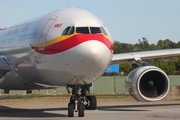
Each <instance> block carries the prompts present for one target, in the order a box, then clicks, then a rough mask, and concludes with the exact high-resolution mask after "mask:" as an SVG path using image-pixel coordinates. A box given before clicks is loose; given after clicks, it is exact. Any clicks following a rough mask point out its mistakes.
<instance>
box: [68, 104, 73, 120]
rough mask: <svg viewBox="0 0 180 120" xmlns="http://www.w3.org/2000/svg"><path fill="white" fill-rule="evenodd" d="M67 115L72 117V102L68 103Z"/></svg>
mask: <svg viewBox="0 0 180 120" xmlns="http://www.w3.org/2000/svg"><path fill="white" fill-rule="evenodd" d="M68 117H74V103H69V104H68Z"/></svg>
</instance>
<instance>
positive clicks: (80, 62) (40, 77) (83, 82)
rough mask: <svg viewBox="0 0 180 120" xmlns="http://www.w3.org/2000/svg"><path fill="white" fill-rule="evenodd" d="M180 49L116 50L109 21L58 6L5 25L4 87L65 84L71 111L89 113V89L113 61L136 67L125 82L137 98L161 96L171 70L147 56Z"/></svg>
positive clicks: (93, 104) (1, 48)
mask: <svg viewBox="0 0 180 120" xmlns="http://www.w3.org/2000/svg"><path fill="white" fill-rule="evenodd" d="M178 55H180V49H167V50H154V51H142V52H131V53H123V54H113V41H112V38H111V35H110V32H109V30H108V28H107V27H106V25H105V24H104V23H103V22H102V21H101V20H100V18H98V17H97V16H96V15H94V14H92V13H91V12H88V11H86V10H83V9H78V8H66V9H58V10H55V11H53V12H50V13H48V14H45V15H42V16H40V17H37V18H33V19H30V20H27V21H25V22H21V23H19V24H16V25H14V26H11V27H8V28H1V29H0V89H4V93H9V91H10V90H27V91H28V92H32V90H35V89H53V88H58V87H59V86H65V87H66V89H67V91H68V93H71V97H70V101H69V103H68V117H74V112H78V116H79V117H84V111H85V109H89V110H95V109H96V108H97V101H96V97H95V96H93V95H92V96H91V95H88V94H87V92H88V90H89V88H90V87H91V84H92V82H93V81H95V80H96V79H97V78H99V77H100V76H101V75H103V74H104V72H105V70H106V69H107V68H108V67H109V66H110V65H112V64H117V63H118V64H120V63H124V62H127V63H129V64H130V65H131V67H132V71H131V72H130V73H129V75H128V76H127V79H126V88H127V89H128V91H129V93H130V95H132V97H133V98H135V99H136V100H137V101H149V102H151V101H159V100H161V99H163V98H164V97H165V96H166V95H167V94H168V91H169V87H170V82H169V78H168V76H167V74H166V73H165V72H164V71H163V70H161V69H160V68H158V67H156V66H151V65H149V64H148V63H147V62H146V61H145V60H147V59H154V58H162V59H164V60H172V59H173V58H175V57H176V56H178Z"/></svg>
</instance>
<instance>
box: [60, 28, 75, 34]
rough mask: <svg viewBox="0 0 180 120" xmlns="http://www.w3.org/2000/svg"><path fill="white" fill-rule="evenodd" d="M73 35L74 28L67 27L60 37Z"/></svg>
mask: <svg viewBox="0 0 180 120" xmlns="http://www.w3.org/2000/svg"><path fill="white" fill-rule="evenodd" d="M73 33H74V26H69V27H67V28H66V29H65V30H64V31H63V33H62V36H64V35H72V34H73Z"/></svg>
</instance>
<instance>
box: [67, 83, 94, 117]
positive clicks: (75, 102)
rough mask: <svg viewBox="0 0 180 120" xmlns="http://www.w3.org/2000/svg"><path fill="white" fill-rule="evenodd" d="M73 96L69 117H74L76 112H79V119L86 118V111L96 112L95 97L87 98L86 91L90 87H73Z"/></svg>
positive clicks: (69, 105) (69, 106)
mask: <svg viewBox="0 0 180 120" xmlns="http://www.w3.org/2000/svg"><path fill="white" fill-rule="evenodd" d="M68 87H71V88H72V96H71V98H70V102H69V104H68V117H74V112H78V116H79V117H84V110H85V109H88V110H95V109H96V108H97V102H96V97H95V96H87V95H86V93H87V92H86V91H87V90H88V88H89V87H88V86H85V85H71V86H68ZM80 89H81V91H80V94H79V90H80Z"/></svg>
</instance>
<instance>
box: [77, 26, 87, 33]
mask: <svg viewBox="0 0 180 120" xmlns="http://www.w3.org/2000/svg"><path fill="white" fill-rule="evenodd" d="M76 33H82V34H89V29H88V27H77V28H76Z"/></svg>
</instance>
